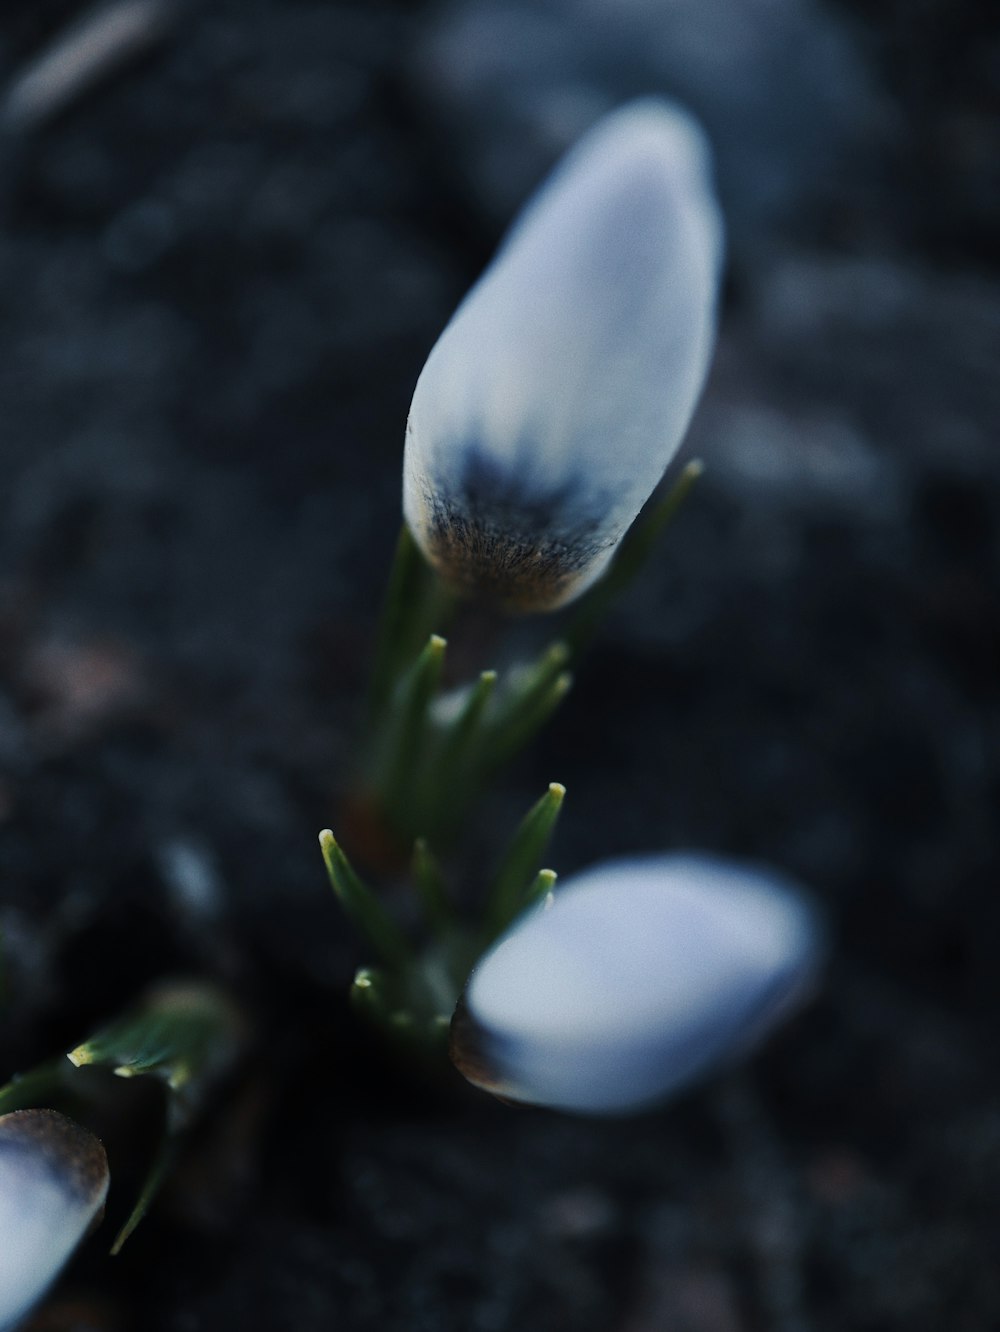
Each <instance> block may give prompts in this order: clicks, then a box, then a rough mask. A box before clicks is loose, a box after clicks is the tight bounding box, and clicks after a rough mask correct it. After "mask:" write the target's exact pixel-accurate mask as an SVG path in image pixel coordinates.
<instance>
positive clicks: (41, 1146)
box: [0, 1110, 108, 1207]
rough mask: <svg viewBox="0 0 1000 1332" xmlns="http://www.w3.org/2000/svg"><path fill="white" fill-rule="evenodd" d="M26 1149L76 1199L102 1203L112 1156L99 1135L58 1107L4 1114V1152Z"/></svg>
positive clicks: (0, 1143)
mask: <svg viewBox="0 0 1000 1332" xmlns="http://www.w3.org/2000/svg"><path fill="white" fill-rule="evenodd" d="M7 1152H23V1153H24V1154H25V1155H30V1156H32V1157H33V1158H34V1159H35V1160H37V1161H38V1162H40V1163H41V1164H42V1165H44V1166H46V1167H47V1168H48V1169H49V1171H50V1173H51V1174H52V1177H53V1179H55V1180H56V1181H58V1183H59V1185H60V1186H61V1187H62V1188H63V1189H64V1190H65V1191H66V1194H67V1195H68V1196H69V1197H70V1198H72V1200H73V1201H74V1202H79V1203H81V1204H89V1205H91V1206H94V1207H96V1206H98V1205H99V1204H100V1203H101V1202H103V1200H104V1195H105V1193H107V1189H108V1158H107V1156H106V1154H105V1151H104V1147H103V1146H102V1145H101V1142H100V1140H99V1139H98V1138H95V1137H94V1135H93V1133H90V1132H89V1131H88V1130H87V1129H85V1128H81V1127H80V1125H79V1124H76V1123H74V1122H73V1120H72V1119H67V1117H66V1116H65V1115H61V1114H59V1112H58V1111H57V1110H13V1111H11V1113H10V1114H8V1115H0V1153H7Z"/></svg>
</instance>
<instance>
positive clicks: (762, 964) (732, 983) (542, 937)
mask: <svg viewBox="0 0 1000 1332" xmlns="http://www.w3.org/2000/svg"><path fill="white" fill-rule="evenodd" d="M820 952H821V949H820V931H819V928H818V925H817V923H816V920H815V916H814V913H813V911H812V910H811V908H809V907H808V906H807V905H806V904H805V902H804V900H803V898H802V897H801V896H800V895H799V893H798V892H797V891H796V890H795V889H794V888H793V887H791V885H790V884H788V883H787V882H786V881H785V880H783V879H781V878H780V877H779V876H777V875H775V874H772V873H770V872H766V871H763V870H758V869H754V868H749V867H747V866H744V865H740V864H737V863H733V862H729V861H725V860H718V859H714V858H712V857H708V856H697V855H666V856H655V857H643V858H633V859H624V860H613V861H607V862H606V863H604V864H601V865H597V866H594V867H593V868H592V869H590V870H588V871H586V872H585V873H583V874H580V875H578V876H576V877H575V878H573V879H572V880H568V881H567V882H566V884H565V885H564V886H562V887H561V888H557V890H556V894H555V898H554V900H553V902H552V904H551V906H550V907H549V908H548V909H546V908H537V909H535V910H533V911H531V912H529V913H527V914H526V915H525V916H522V917H521V919H520V920H519V921H518V922H516V923H515V925H514V926H513V927H512V929H511V930H510V931H509V932H508V933H507V934H506V935H505V936H504V937H503V938H502V939H501V940H500V941H499V943H497V944H495V945H494V946H493V948H492V949H491V950H490V951H489V952H488V953H487V954H486V955H485V956H484V957H483V958H482V959H481V960H480V961H479V963H478V964H477V966H476V968H475V970H474V971H473V973H472V975H471V977H470V978H469V982H468V984H467V986H466V990H465V994H464V996H463V1000H462V1002H461V1003H460V1004H459V1008H458V1010H457V1011H456V1014H455V1018H454V1019H453V1021H452V1058H453V1059H454V1061H455V1063H456V1064H457V1065H458V1067H459V1069H460V1070H461V1071H462V1072H463V1073H464V1074H465V1076H466V1077H467V1078H468V1079H469V1080H470V1081H471V1082H474V1083H475V1084H476V1085H477V1086H481V1087H485V1088H486V1089H487V1090H489V1091H493V1092H495V1093H496V1094H497V1095H499V1096H502V1097H505V1098H507V1099H510V1100H515V1101H524V1102H528V1103H530V1104H535V1105H545V1106H550V1107H552V1108H553V1109H559V1110H570V1111H577V1112H580V1113H586V1114H615V1113H620V1112H625V1111H629V1110H635V1109H640V1108H642V1107H643V1106H646V1105H649V1104H652V1103H653V1102H656V1101H658V1100H660V1099H661V1098H663V1097H665V1096H667V1095H669V1094H670V1093H672V1092H674V1091H676V1090H678V1089H679V1088H681V1087H683V1086H684V1085H686V1084H687V1083H689V1082H691V1081H693V1080H694V1079H696V1078H698V1077H700V1076H701V1075H702V1074H703V1073H705V1072H707V1071H708V1070H709V1069H711V1068H713V1067H715V1066H717V1065H719V1064H721V1063H725V1062H728V1061H730V1060H732V1059H734V1058H736V1057H737V1056H739V1055H741V1054H743V1053H745V1052H746V1051H747V1050H748V1049H749V1048H750V1047H751V1046H753V1044H754V1043H755V1042H756V1041H757V1040H758V1039H759V1038H760V1037H761V1036H763V1034H764V1033H765V1032H766V1031H767V1030H768V1029H769V1028H770V1027H772V1026H773V1025H774V1024H775V1023H776V1022H777V1021H779V1019H781V1018H782V1017H784V1016H785V1014H786V1013H787V1012H788V1011H789V1010H790V1009H791V1008H793V1007H794V1006H795V1004H796V1003H797V1002H799V1001H800V1000H801V999H802V998H803V997H805V995H806V994H807V993H808V992H809V990H810V989H811V988H812V984H813V981H814V979H815V975H816V971H817V969H818V964H819V958H820Z"/></svg>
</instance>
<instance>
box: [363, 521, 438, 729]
mask: <svg viewBox="0 0 1000 1332" xmlns="http://www.w3.org/2000/svg"><path fill="white" fill-rule="evenodd" d="M450 608H451V597H450V595H449V594H448V592H447V591H446V589H445V587H444V585H443V584H442V583H441V581H440V579H439V578H438V576H437V574H435V572H434V570H433V569H432V568H431V567H430V565H429V564H428V563H427V561H426V560H425V559H424V557H423V555H422V554H421V552H420V548H419V547H418V546H417V543H416V542H415V541H414V539H413V536H412V534H411V532H410V529H409V527H408V526H407V525H406V523H404V524H403V526H402V529H401V531H400V534H399V540H398V542H397V544H396V553H395V557H394V559H393V563H392V569H391V570H390V573H389V584H388V588H387V589H386V596H385V602H384V603H383V607H382V615H381V618H380V622H379V637H378V643H377V646H376V649H375V662H374V666H373V668H372V677H371V689H370V693H369V717H370V719H371V724H373V725H377V724H378V723H379V722H380V721H381V717H382V714H383V711H384V709H385V707H386V705H387V703H388V702H389V700H390V699H391V698H392V695H393V693H394V692H395V689H396V685H397V683H398V682H399V680H400V679H401V678H402V676H403V675H404V674H405V672H406V671H407V670H408V669H409V668H410V667H411V666H412V665H413V662H414V661H415V659H416V657H417V655H418V654H419V652H420V648H421V646H422V645H423V644H424V643H425V642H426V641H427V636H428V635H429V634H430V633H432V632H433V631H434V630H436V629H440V628H441V627H442V626H443V625H444V623H445V622H446V621H447V618H448V615H449V613H450Z"/></svg>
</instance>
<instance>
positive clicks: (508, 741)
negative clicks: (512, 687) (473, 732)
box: [485, 671, 573, 767]
mask: <svg viewBox="0 0 1000 1332" xmlns="http://www.w3.org/2000/svg"><path fill="white" fill-rule="evenodd" d="M572 687H573V676H572V675H571V674H570V672H569V671H560V672H559V674H558V675H556V676H555V678H554V679H550V680H548V681H546V683H545V685H544V687H543V688H537V689H532V691H531V696H530V698H529V699H526V700H524V702H523V706H521V707H519V708H518V709H517V711H516V713H515V715H514V716H513V717H512V718H511V720H510V721H509V722H508V723H507V724H506V725H505V726H503V727H497V728H496V731H495V733H494V735H493V737H492V742H491V745H490V747H489V750H488V751H487V753H486V756H485V759H486V765H487V766H489V767H497V766H499V765H500V764H501V763H505V762H506V761H507V760H508V759H510V758H513V756H514V755H515V754H517V753H518V752H519V751H520V750H522V749H523V748H524V747H525V746H526V745H527V744H528V743H529V741H531V740H532V739H533V738H534V736H535V735H536V734H537V733H538V731H540V730H541V728H542V727H543V726H544V725H545V723H546V722H547V721H548V719H549V718H550V717H551V716H552V714H553V712H555V710H556V708H558V706H559V704H560V703H561V702H562V701H563V699H564V698H565V697H566V695H567V694H568V693H569V691H570V689H571V688H572Z"/></svg>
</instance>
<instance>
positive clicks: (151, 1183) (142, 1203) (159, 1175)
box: [111, 1130, 180, 1258]
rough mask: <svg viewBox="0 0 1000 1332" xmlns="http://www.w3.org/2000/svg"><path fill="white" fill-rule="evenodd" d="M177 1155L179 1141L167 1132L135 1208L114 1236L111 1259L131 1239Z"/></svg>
mask: <svg viewBox="0 0 1000 1332" xmlns="http://www.w3.org/2000/svg"><path fill="white" fill-rule="evenodd" d="M179 1153H180V1139H179V1137H178V1135H177V1134H176V1133H171V1132H170V1131H169V1130H168V1131H167V1132H165V1133H164V1135H163V1138H162V1139H161V1141H160V1146H159V1148H158V1149H157V1153H156V1155H155V1156H154V1158H153V1162H152V1165H151V1166H150V1167H149V1170H148V1171H147V1172H146V1178H145V1180H144V1182H143V1185H142V1189H141V1190H140V1193H139V1197H138V1198H137V1199H136V1203H135V1206H134V1207H133V1208H132V1210H131V1212H129V1214H128V1218H127V1219H126V1221H125V1224H124V1225H123V1226H122V1228H121V1230H119V1232H118V1234H117V1235H116V1236H115V1241H114V1243H113V1244H112V1246H111V1256H112V1257H113V1258H114V1257H117V1255H118V1254H119V1253H121V1251H122V1248H123V1247H124V1245H125V1242H126V1240H128V1239H130V1238H131V1236H132V1234H133V1233H134V1231H135V1228H136V1227H137V1226H138V1224H139V1222H140V1221H141V1220H142V1219H143V1217H144V1216H145V1215H146V1213H147V1212H148V1211H149V1209H150V1207H151V1206H152V1204H153V1202H154V1200H155V1198H156V1195H157V1194H158V1193H159V1191H160V1188H161V1186H162V1184H163V1181H164V1180H165V1179H166V1177H167V1174H168V1173H169V1171H170V1168H171V1167H172V1166H173V1164H174V1162H175V1161H176V1159H177V1157H178V1155H179Z"/></svg>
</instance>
